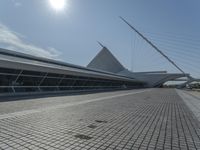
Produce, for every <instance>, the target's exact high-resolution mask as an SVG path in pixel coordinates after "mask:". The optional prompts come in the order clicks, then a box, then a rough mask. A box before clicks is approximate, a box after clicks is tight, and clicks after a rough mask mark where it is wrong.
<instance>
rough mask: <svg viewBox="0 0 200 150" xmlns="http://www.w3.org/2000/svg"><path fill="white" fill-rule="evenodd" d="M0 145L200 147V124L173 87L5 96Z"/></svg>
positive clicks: (81, 149)
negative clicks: (23, 97) (24, 97)
mask: <svg viewBox="0 0 200 150" xmlns="http://www.w3.org/2000/svg"><path fill="white" fill-rule="evenodd" d="M0 149H20V150H22V149H34V150H37V149H48V150H50V149H63V150H65V149H75V150H87V149H91V150H94V149H100V150H101V149H102V150H103V149H117V150H118V149H127V150H129V149H152V150H153V149H173V150H176V149H177V150H178V149H181V150H184V149H200V124H199V122H198V120H197V119H196V118H195V116H194V115H193V113H192V112H191V111H190V109H189V108H188V107H187V106H186V105H185V103H184V101H183V100H182V99H181V98H180V97H179V96H178V94H177V93H176V91H175V90H173V89H150V90H133V91H122V92H111V93H99V94H92V95H81V96H68V97H52V98H44V99H33V100H23V101H13V102H1V103H0Z"/></svg>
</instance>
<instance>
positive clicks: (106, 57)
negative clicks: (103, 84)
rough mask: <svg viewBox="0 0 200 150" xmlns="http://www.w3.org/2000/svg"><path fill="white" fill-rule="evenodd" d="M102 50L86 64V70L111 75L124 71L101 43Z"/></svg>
mask: <svg viewBox="0 0 200 150" xmlns="http://www.w3.org/2000/svg"><path fill="white" fill-rule="evenodd" d="M99 44H100V45H101V46H102V47H103V48H102V50H101V51H100V52H99V53H98V54H97V55H96V56H95V58H94V59H93V60H92V61H91V62H90V63H89V64H88V66H87V67H88V68H92V69H96V70H102V71H107V72H112V73H118V72H120V71H122V70H124V69H125V68H124V66H123V65H122V64H121V63H120V62H119V61H118V60H117V58H116V57H115V56H114V55H113V54H112V53H111V52H110V51H109V50H108V49H107V48H106V47H105V46H103V45H102V44H101V43H99Z"/></svg>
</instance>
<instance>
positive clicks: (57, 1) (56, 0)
mask: <svg viewBox="0 0 200 150" xmlns="http://www.w3.org/2000/svg"><path fill="white" fill-rule="evenodd" d="M49 3H50V5H51V7H52V8H53V9H55V10H56V11H60V10H63V9H65V7H66V0H49Z"/></svg>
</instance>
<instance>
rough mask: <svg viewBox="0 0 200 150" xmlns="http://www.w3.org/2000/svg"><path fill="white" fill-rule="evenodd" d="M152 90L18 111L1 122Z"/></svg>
mask: <svg viewBox="0 0 200 150" xmlns="http://www.w3.org/2000/svg"><path fill="white" fill-rule="evenodd" d="M150 90H151V89H148V90H142V91H137V92H129V93H125V94H118V95H113V96H106V97H101V98H94V99H90V100H85V101H81V102H74V103H66V104H60V105H57V106H50V107H46V108H39V109H30V110H24V111H18V112H14V113H8V114H3V115H0V120H2V119H7V118H14V117H19V116H24V115H29V114H34V113H40V112H45V111H50V110H55V109H60V108H65V107H69V106H76V105H81V104H87V103H91V102H97V101H102V100H106V99H113V98H117V97H123V96H128V95H135V94H139V93H144V92H147V91H150Z"/></svg>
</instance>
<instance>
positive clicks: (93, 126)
mask: <svg viewBox="0 0 200 150" xmlns="http://www.w3.org/2000/svg"><path fill="white" fill-rule="evenodd" d="M96 127H97V126H95V125H93V124H91V125H89V126H88V128H91V129H94V128H96Z"/></svg>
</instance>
